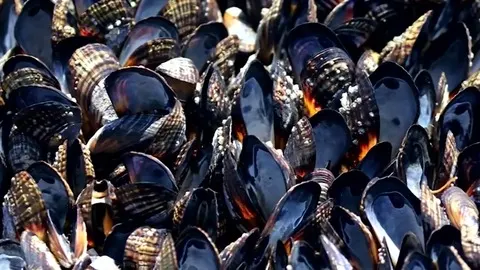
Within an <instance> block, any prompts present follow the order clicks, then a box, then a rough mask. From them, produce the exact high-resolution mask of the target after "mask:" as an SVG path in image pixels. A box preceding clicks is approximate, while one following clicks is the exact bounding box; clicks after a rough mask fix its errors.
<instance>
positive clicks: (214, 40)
mask: <svg viewBox="0 0 480 270" xmlns="http://www.w3.org/2000/svg"><path fill="white" fill-rule="evenodd" d="M227 36H228V31H227V29H226V28H225V26H224V25H223V24H222V23H219V22H209V23H204V24H201V25H200V26H199V27H198V28H197V29H196V30H195V31H194V32H193V33H192V34H191V36H190V38H189V39H188V40H187V41H186V43H185V46H184V47H183V50H182V57H186V58H190V59H192V61H193V63H194V64H195V66H196V67H197V70H198V71H199V72H201V73H202V72H203V71H204V70H205V68H206V67H207V64H208V61H209V60H211V58H212V57H213V55H214V53H215V49H216V46H217V44H218V43H219V42H220V41H221V40H223V39H224V38H226V37H227Z"/></svg>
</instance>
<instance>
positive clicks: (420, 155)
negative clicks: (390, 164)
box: [397, 125, 432, 198]
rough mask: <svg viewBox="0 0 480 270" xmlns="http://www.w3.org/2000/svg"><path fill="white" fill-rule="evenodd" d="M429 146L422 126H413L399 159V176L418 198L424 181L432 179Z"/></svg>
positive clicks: (404, 142)
mask: <svg viewBox="0 0 480 270" xmlns="http://www.w3.org/2000/svg"><path fill="white" fill-rule="evenodd" d="M429 145H430V144H429V138H428V134H427V131H426V130H425V129H424V128H423V127H422V126H420V125H413V126H411V127H410V128H409V129H408V131H407V134H406V135H405V138H404V139H403V143H402V148H401V150H400V153H399V154H398V157H397V175H398V177H399V178H400V179H401V180H403V182H405V183H406V185H407V186H408V188H409V189H410V191H412V193H413V194H414V195H415V196H417V198H420V194H421V190H420V188H421V183H422V180H423V179H424V178H425V179H428V178H429V177H431V174H430V168H431V166H432V161H431V160H430V151H429Z"/></svg>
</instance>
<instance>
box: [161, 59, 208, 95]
mask: <svg viewBox="0 0 480 270" xmlns="http://www.w3.org/2000/svg"><path fill="white" fill-rule="evenodd" d="M155 71H156V72H158V73H159V74H160V75H162V76H163V77H164V78H165V80H166V81H167V82H168V84H169V85H170V86H171V87H172V89H173V91H175V94H176V95H177V97H178V99H179V100H180V101H182V102H186V101H187V100H189V99H190V97H191V96H192V95H193V91H194V90H195V86H196V84H197V82H198V81H199V80H200V75H199V73H198V70H197V68H196V67H195V65H194V64H193V62H192V60H190V59H188V58H183V57H177V58H173V59H170V60H168V61H167V62H164V63H162V64H160V65H159V66H158V67H156V68H155ZM205 81H206V80H205ZM207 84H208V83H207Z"/></svg>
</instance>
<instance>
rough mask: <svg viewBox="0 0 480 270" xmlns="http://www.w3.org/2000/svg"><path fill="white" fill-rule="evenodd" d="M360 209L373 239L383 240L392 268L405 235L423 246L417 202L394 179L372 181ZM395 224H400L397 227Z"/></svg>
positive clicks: (396, 260)
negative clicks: (414, 237)
mask: <svg viewBox="0 0 480 270" xmlns="http://www.w3.org/2000/svg"><path fill="white" fill-rule="evenodd" d="M360 208H361V211H362V214H363V216H364V217H365V219H366V220H368V223H369V225H370V226H371V227H372V228H373V231H374V232H375V235H376V237H377V239H383V238H385V239H387V248H388V252H389V253H390V255H391V258H392V262H393V264H394V265H396V264H397V263H398V256H399V254H400V247H401V244H402V241H403V237H404V235H405V234H406V233H409V232H411V233H413V234H414V235H415V236H416V237H417V238H418V239H419V241H420V242H421V243H422V245H423V243H424V235H423V227H422V226H423V224H422V219H421V210H420V200H419V199H418V198H417V197H415V195H413V194H412V192H411V191H410V190H409V189H408V187H407V186H406V185H405V184H404V183H403V182H402V181H400V180H399V179H398V178H395V177H385V178H380V179H373V180H372V181H371V182H370V183H369V184H368V186H367V188H366V189H365V190H364V192H363V196H362V201H361V205H360ZM398 220H401V221H402V225H401V226H398V224H397V222H398Z"/></svg>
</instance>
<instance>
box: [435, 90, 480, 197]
mask: <svg viewBox="0 0 480 270" xmlns="http://www.w3.org/2000/svg"><path fill="white" fill-rule="evenodd" d="M479 101H480V91H479V90H478V89H477V88H475V87H469V88H467V89H464V90H463V91H461V92H460V93H459V94H458V95H456V96H455V97H454V98H453V99H452V100H451V101H450V102H449V103H448V105H447V106H446V107H445V109H444V110H443V112H442V114H441V115H440V118H439V120H438V128H437V131H436V132H435V134H436V136H434V138H435V140H434V141H433V144H434V148H435V149H437V151H438V156H437V163H436V170H437V177H436V178H435V179H434V180H435V181H434V182H433V183H431V187H432V189H438V188H440V187H442V186H443V185H444V184H445V182H447V181H448V179H449V178H450V177H452V176H453V175H452V174H453V173H454V169H453V168H455V166H456V164H455V163H456V161H457V158H458V155H459V154H460V151H462V150H463V149H464V148H465V147H467V146H468V145H470V144H472V143H474V142H477V141H478V138H479V132H480V130H479V127H480V125H479V122H478V121H479V119H478V118H477V117H476V115H478V113H479V112H478V108H479V107H478V106H479Z"/></svg>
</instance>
